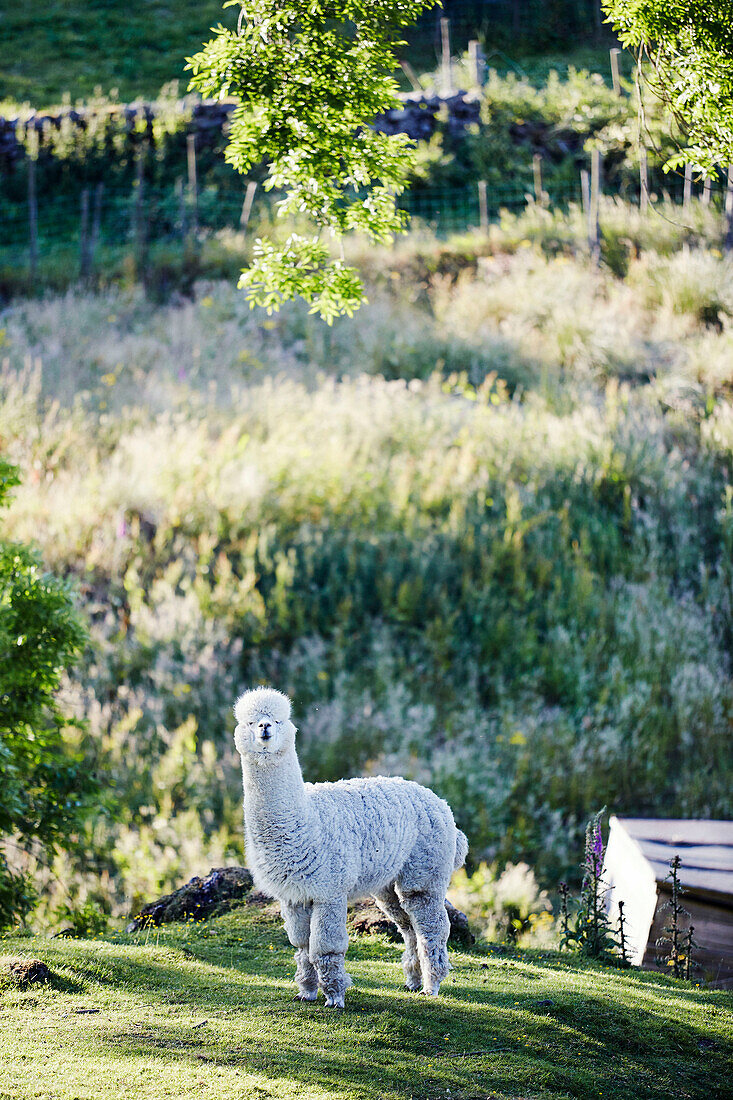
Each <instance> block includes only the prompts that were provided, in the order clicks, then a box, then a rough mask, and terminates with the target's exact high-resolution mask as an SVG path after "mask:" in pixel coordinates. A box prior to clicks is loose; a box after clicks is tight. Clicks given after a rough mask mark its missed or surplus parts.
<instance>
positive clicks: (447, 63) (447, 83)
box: [440, 19, 453, 96]
mask: <svg viewBox="0 0 733 1100" xmlns="http://www.w3.org/2000/svg"><path fill="white" fill-rule="evenodd" d="M440 45H441V65H440V67H441V72H442V84H443V95H446V96H447V95H450V93H451V92H452V91H453V66H452V65H451V59H450V19H441V21H440Z"/></svg>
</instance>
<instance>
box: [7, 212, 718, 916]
mask: <svg viewBox="0 0 733 1100" xmlns="http://www.w3.org/2000/svg"><path fill="white" fill-rule="evenodd" d="M602 227H603V236H604V248H605V256H606V261H605V262H604V263H603V264H602V265H601V266H600V267H595V266H593V265H592V264H591V263H590V261H589V260H588V258H587V256H586V255H585V254H584V246H583V233H584V229H583V219H582V215H581V213H580V212H579V211H578V210H576V209H575V208H571V209H570V211H569V213H567V214H562V213H555V214H552V213H550V212H548V211H546V210H542V209H540V208H538V207H532V206H530V208H529V209H528V211H527V212H526V213H525V214H523V215H521V216H512V215H506V216H505V217H504V218H503V219H502V221H501V223H500V224H497V225H496V226H493V227H492V228H491V231H490V233H489V234H488V235H481V234H473V235H464V236H462V237H460V238H454V239H452V240H450V241H438V240H436V239H435V238H433V237H431V236H430V234H429V233H428V232H427V231H423V232H422V233H420V232H416V233H414V234H413V235H411V236H410V237H409V238H407V239H406V240H405V241H403V242H402V243H401V244H400V245H398V246H396V247H395V248H394V249H392V250H385V251H382V252H375V251H374V250H370V249H366V248H365V247H364V246H362V245H360V244H359V242H352V243H351V245H350V250H351V253H352V254H353V256H354V257H355V258H356V259H357V260H358V261H359V263H360V264H361V266H362V268H363V270H364V272H365V275H366V277H367V279H368V282H369V295H370V305H369V306H368V307H366V308H364V309H363V310H362V311H361V312H360V313H358V314H357V315H356V316H355V317H354V318H353V319H351V320H344V321H342V322H341V323H337V324H336V325H334V327H333V329H327V328H325V327H324V326H323V325H322V324H321V323H320V322H318V321H316V320H315V319H314V318H312V317H310V316H308V314H307V313H306V311H305V309H304V308H300V307H293V308H291V309H288V310H285V311H283V312H282V313H281V314H279V315H276V316H272V317H267V316H264V315H262V314H260V313H253V312H250V311H249V309H247V308H246V307H245V305H244V303H243V302H242V300H241V297H240V296H239V294H238V292H237V291H236V290H235V289H234V288H233V286H232V284H231V282H228V281H199V282H198V283H197V284H196V285H195V288H194V293H192V294H191V295H190V296H186V297H184V296H180V295H174V297H173V298H172V299H169V300H168V301H167V302H165V303H160V302H158V303H156V302H155V301H151V300H150V298H146V296H145V295H144V294H143V293H142V291H141V289H140V288H139V287H134V286H128V287H125V286H113V287H110V288H108V289H106V290H104V291H101V292H98V293H90V292H86V291H84V290H82V289H79V288H76V289H73V290H70V291H69V292H68V293H66V294H62V295H56V296H53V295H50V296H47V297H43V298H40V299H22V298H18V299H15V300H14V301H13V302H12V303H10V304H8V305H7V306H6V307H4V308H3V310H2V312H1V313H0V357H2V381H1V384H0V437H1V438H2V441H3V451H4V453H5V455H6V457H7V458H8V459H9V460H10V461H12V462H14V463H16V464H17V465H18V466H19V467H20V470H21V474H22V478H23V483H22V485H21V486H20V488H19V489H18V490H17V491H16V493H15V498H14V502H13V504H12V506H11V508H10V510H9V511H8V512H7V514H6V516H5V518H4V522H3V528H4V535H5V537H8V538H15V539H21V540H31V541H34V542H35V543H36V544H37V545H38V546H39V547H40V549H41V550H42V552H43V555H44V558H45V560H46V562H47V563H48V565H49V567H50V568H52V569H53V570H56V571H58V572H61V573H63V574H71V575H73V576H74V577H75V578H76V579H77V582H78V591H79V599H80V603H81V606H82V609H83V611H84V614H85V616H86V618H87V620H88V622H89V624H90V644H89V647H88V650H87V652H86V654H85V657H84V659H83V661H82V663H81V665H80V666H79V668H78V669H77V670H76V671H75V673H74V676H73V678H70V679H69V681H68V683H67V684H66V686H65V689H64V705H65V707H66V708H67V709H68V710H70V711H72V712H73V713H74V714H75V715H76V716H77V718H78V728H77V729H76V731H75V732H73V731H70V733H69V736H70V738H72V739H74V740H75V742H76V744H77V745H78V747H79V748H80V749H81V751H83V753H84V754H85V756H86V759H87V761H88V766H89V767H90V768H93V769H95V770H96V771H97V773H98V774H99V775H100V777H101V778H102V780H103V787H104V797H103V800H102V806H101V807H100V813H99V814H98V815H96V816H95V817H94V819H93V820H92V821H90V823H89V826H88V829H87V832H86V833H85V834H84V835H82V836H80V837H79V838H78V841H79V844H78V851H77V853H76V854H75V855H72V857H71V858H70V859H64V861H61V860H58V861H56V863H55V864H52V865H51V866H50V867H49V868H47V869H43V868H40V867H39V874H40V875H41V878H42V880H45V883H46V886H47V888H48V889H47V894H46V897H47V899H48V900H47V903H46V911H45V915H44V914H41V916H42V919H48V920H51V921H52V920H53V919H54V918H53V913H54V912H56V913H57V914H58V913H59V912H60V911H61V910H63V911H64V912H68V911H69V909H71V910H72V911H74V910H76V911H80V910H84V911H85V912H86V913H87V914H92V915H93V914H96V917H95V918H94V919H95V920H96V919H99V920H101V922H102V924H103V923H104V919H105V915H112V916H113V917H121V916H124V915H126V914H127V913H128V912H129V911H130V910H131V909H132V908H134V906H135V905H136V904H139V903H140V902H141V901H143V900H147V899H148V898H149V897H151V896H153V895H154V894H155V892H156V891H160V890H162V889H165V888H167V887H170V886H172V885H177V884H178V883H180V882H181V881H182V880H183V879H185V878H187V877H189V876H190V875H191V874H193V873H196V872H201V871H202V870H206V869H207V868H208V867H209V866H210V865H217V864H220V863H222V862H224V861H226V860H237V861H239V860H241V858H242V847H241V845H242V841H241V824H240V822H241V808H240V807H241V803H240V779H239V774H238V769H237V766H236V760H235V752H234V747H233V743H232V738H231V734H232V729H233V720H232V716H231V705H232V702H233V699H234V698H235V696H236V694H237V693H238V692H239V691H240V690H241V689H242V688H243V687H245V686H249V685H252V684H254V683H258V682H270V683H273V684H276V685H277V686H278V687H280V688H281V689H283V690H285V691H287V692H289V693H291V694H292V696H293V700H294V710H295V721H296V724H297V725H298V727H299V731H300V733H299V753H300V756H301V760H302V762H303V767H304V772H305V774H306V778H308V779H331V778H335V777H337V776H341V775H345V774H358V773H364V772H365V773H370V772H382V773H384V772H387V773H389V772H396V773H399V774H404V775H407V776H410V777H413V778H416V779H419V780H421V781H423V782H426V783H428V784H430V785H432V786H433V787H434V788H435V789H436V790H437V791H439V793H441V794H442V795H443V796H445V797H446V798H448V799H449V801H450V802H451V803H452V805H453V806H454V808H455V811H456V815H457V818H458V821H459V824H460V826H461V827H462V828H463V829H464V830H465V831H466V832H467V834H468V836H469V839H470V841H471V846H472V857H471V858H472V860H473V863H474V865H475V864H477V863H478V862H479V861H481V860H484V861H487V862H488V863H491V864H494V865H496V866H497V868H498V869H501V868H502V867H503V866H504V864H505V863H506V861H513V862H516V861H518V860H524V861H526V862H527V863H528V864H529V865H530V866H531V867H532V868H533V869H534V871H535V873H536V875H537V879H538V880H539V883H540V885H541V886H542V887H545V888H549V889H551V890H552V889H554V888H555V886H556V884H557V882H558V880H559V878H567V877H569V878H570V879H571V880H572V879H573V878H575V879H576V880H577V876H578V874H579V869H578V862H579V860H580V857H581V851H582V843H581V841H582V833H583V829H584V825H585V821H586V819H587V818H588V817H589V816H590V814H591V813H593V812H595V811H596V810H597V809H599V808H600V806H602V805H604V804H606V805H608V806H609V807H610V808H611V810H612V811H613V812H619V813H631V814H638V815H650V816H653V815H659V816H688V815H689V816H701V817H729V816H730V814H731V803H730V792H731V778H732V776H733V769H732V767H731V749H730V721H731V703H732V692H731V681H730V657H731V648H732V646H733V601H732V599H731V583H732V578H733V572H732V570H733V562H732V561H731V554H732V550H733V543H732V538H733V527H732V523H733V489H731V451H732V449H733V403H732V402H731V362H732V360H731V351H732V350H733V345H732V343H731V341H732V336H731V333H732V331H733V330H732V328H731V318H733V279H732V277H731V276H732V274H733V269H732V267H731V260H730V259H729V257H727V256H726V255H724V254H723V252H722V251H721V248H720V245H721V241H722V236H723V233H724V225H723V219H722V216H721V215H720V214H719V213H717V212H716V210H715V209H714V208H712V207H705V206H703V205H702V204H699V203H695V204H694V208H693V210H692V211H691V212H690V216H689V218H687V219H686V221H684V222H683V221H681V219H680V211H679V208H678V207H674V206H672V205H671V204H670V205H668V206H665V205H664V204H662V203H660V204H659V205H658V207H656V208H655V210H654V211H653V212H651V213H650V214H649V215H647V216H646V217H642V216H641V215H640V214H639V213H638V211H636V212H635V211H634V210H633V209H631V208H629V207H628V206H625V205H624V204H622V203H620V202H619V201H612V200H607V202H606V204H605V205H604V208H603V212H602ZM57 919H58V918H57ZM89 919H90V920H92V917H91V916H90V917H89ZM83 926H84V918H80V919H79V921H78V922H77V927H79V928H80V929H83Z"/></svg>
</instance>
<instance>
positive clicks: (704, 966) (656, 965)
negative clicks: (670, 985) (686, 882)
mask: <svg viewBox="0 0 733 1100" xmlns="http://www.w3.org/2000/svg"><path fill="white" fill-rule="evenodd" d="M668 897H669V895H668V894H666V893H665V892H664V891H661V890H660V895H659V904H658V905H657V909H656V912H655V914H654V920H653V921H652V925H651V928H650V930H649V942H648V944H647V949H646V951H645V953H644V961H643V965H644V966H645V967H650V968H651V969H654V970H662V971H665V972H667V973H668V972H669V967H668V966H667V963H666V960H665V956H666V955H668V953H669V945H668V944H661V945H660V946H657V942H656V941H657V939H658V938H659V937H660V936H662V935H664V928H665V925H667V924H669V921H670V918H671V913H670V911H669V910H668V909H664V908H663V906H664V903H665V901H667V900H668ZM682 902H683V904H684V905H685V908H686V909H688V910H689V914H690V915H689V917H683V918H682V922H681V923H682V927H683V929H684V930H686V929H687V928H688V927H689V925H690V924H692V925H693V926H694V929H695V931H694V938H695V941H696V942H697V943H698V945H699V946H698V947H697V948H695V949H693V955H692V958H693V962H694V963H696V966H697V968H698V969H697V970H695V969H693V974H695V973H697V975H698V976H699V977H700V978H701V979H702V980H704V981H705V982H707V983H710V984H713V985H719V984H720V982H722V981H727V980H730V979H731V978H733V919H731V916H730V915H729V913H727V912H726V911H725V910H721V909H716V908H715V907H714V906H710V905H706V904H705V903H704V902H702V903H700V902H698V901H692V900H689V899H688V898H687V897H683V898H682Z"/></svg>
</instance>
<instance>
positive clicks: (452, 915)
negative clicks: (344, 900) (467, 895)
mask: <svg viewBox="0 0 733 1100" xmlns="http://www.w3.org/2000/svg"><path fill="white" fill-rule="evenodd" d="M445 908H446V911H447V913H448V920H449V921H450V936H449V937H448V942H449V943H453V944H460V945H461V946H462V947H470V946H471V944H472V943H474V941H475V937H474V935H473V933H472V932H471V929H470V928H469V926H468V917H467V916H466V914H465V913H462V912H461V910H460V909H456V907H455V905H451V903H450V902H449V901H448V900H446V903H445ZM351 927H352V929H353V931H354V932H355V933H356V935H357V936H369V935H372V934H373V933H375V932H379V933H381V934H382V935H383V936H387V938H388V939H390V940H394V941H395V942H397V941H398V940H401V939H402V936H401V935H400V932H399V929H398V928H397V925H396V924H395V923H394V922H393V921H391V920H390V919H389V917H386V916H385V915H384V913H383V912H382V911H381V909H377V907H376V905H373V904H372V903H371V902H370V901H360V902H357V903H356V905H355V906H354V907H353V909H352V916H351Z"/></svg>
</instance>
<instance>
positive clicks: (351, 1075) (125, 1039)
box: [0, 906, 733, 1100]
mask: <svg viewBox="0 0 733 1100" xmlns="http://www.w3.org/2000/svg"><path fill="white" fill-rule="evenodd" d="M0 952H2V956H1V957H0V996H1V997H2V1003H3V1013H2V1020H0V1058H1V1059H2V1067H3V1072H2V1079H1V1080H0V1095H1V1096H3V1098H5V1097H8V1098H12V1100H16V1098H19V1097H22V1098H23V1100H30V1098H34V1100H70V1098H71V1097H73V1098H75V1100H87V1098H92V1097H93V1098H94V1100H106V1098H107V1097H118V1096H120V1095H125V1096H135V1097H139V1098H140V1100H162V1098H164V1097H176V1098H178V1097H188V1096H200V1097H206V1098H210V1100H218V1098H220V1097H229V1096H232V1095H240V1094H242V1093H246V1094H247V1095H248V1096H253V1097H257V1098H266V1097H277V1098H278V1100H288V1098H290V1097H296V1096H299V1097H302V1096H304V1097H307V1098H308V1100H323V1098H326V1097H338V1098H339V1100H392V1098H397V1097H401V1098H404V1100H407V1098H408V1097H409V1098H411V1100H428V1098H430V1100H437V1097H446V1096H448V1097H453V1098H454V1100H479V1098H481V1100H484V1098H486V1097H491V1098H494V1100H518V1098H519V1097H523V1098H527V1100H529V1098H531V1100H539V1098H540V1097H542V1098H549V1100H560V1098H567V1097H574V1098H577V1100H601V1098H602V1100H628V1097H630V1096H633V1097H637V1098H639V1100H668V1097H670V1096H680V1097H687V1098H690V1100H706V1098H709V1100H723V1097H724V1096H727V1095H728V1094H729V1084H728V1081H729V1076H730V1067H731V1055H732V1054H733V1023H732V1021H733V1017H732V1016H731V1011H730V1006H731V997H730V995H729V994H725V993H722V992H719V991H718V992H711V991H708V990H704V989H700V988H696V987H691V986H689V985H688V986H684V985H683V983H681V982H677V981H674V980H673V979H670V978H667V977H665V976H661V975H657V974H643V973H642V974H639V973H630V972H628V971H619V970H614V969H608V968H602V967H600V966H598V965H597V964H592V963H587V962H586V963H577V962H575V961H573V962H572V963H570V962H569V961H568V959H567V958H566V957H563V956H560V955H558V954H556V953H554V952H540V951H527V952H517V951H513V950H507V949H503V950H498V949H493V950H489V949H488V948H484V949H483V951H480V952H477V951H475V950H474V951H472V952H469V953H466V952H461V951H454V952H452V959H453V966H454V969H453V971H452V973H451V974H450V976H449V977H448V979H447V980H446V982H445V983H444V985H443V988H442V989H441V996H440V997H439V998H438V999H436V1000H433V999H432V998H427V997H419V996H415V995H414V994H410V993H407V992H406V991H404V990H403V989H402V988H401V984H402V975H401V969H400V966H399V954H400V951H399V949H398V948H397V946H396V945H395V944H393V943H389V942H388V941H387V940H385V939H384V938H383V937H380V936H369V937H363V938H359V939H358V940H356V941H354V942H352V945H351V946H350V948H349V955H348V964H349V970H350V972H351V973H352V974H353V976H354V980H355V986H354V987H353V988H352V989H351V990H350V991H349V993H348V994H347V1003H346V1010H345V1011H344V1012H337V1011H334V1010H331V1009H327V1008H324V1007H323V1004H322V1002H321V1004H317V1005H310V1006H309V1005H304V1004H302V1003H299V1002H294V1001H293V1000H292V989H293V985H292V969H293V967H292V964H291V961H290V958H291V956H290V948H289V946H288V945H287V941H286V939H285V935H284V933H283V930H282V927H281V925H280V922H279V918H278V917H276V916H274V915H273V914H272V912H271V911H269V910H258V909H255V908H253V907H250V906H244V907H243V908H241V909H238V910H236V911H234V912H233V913H230V914H228V915H227V916H224V917H220V918H218V919H216V920H213V921H211V922H209V923H208V924H203V925H200V924H191V925H178V926H169V927H168V928H166V929H164V930H163V929H160V930H158V929H156V930H153V931H148V932H147V933H140V934H138V935H136V936H124V935H121V934H120V935H116V936H107V937H97V938H95V939H87V940H43V939H39V938H25V939H22V938H21V939H17V938H15V939H7V940H4V941H2V940H0ZM31 955H32V956H34V957H36V958H40V959H42V960H43V961H44V962H45V963H46V964H47V965H48V966H49V968H50V970H51V972H52V975H53V977H52V979H51V981H50V983H49V984H48V985H45V986H38V985H33V986H27V987H26V988H23V987H22V986H21V987H19V986H18V985H17V983H14V982H13V981H12V980H11V979H10V978H9V977H8V976H7V973H6V968H5V965H4V964H5V963H6V962H7V960H8V959H10V958H18V957H20V958H23V957H25V958H26V959H27V958H30V957H31Z"/></svg>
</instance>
